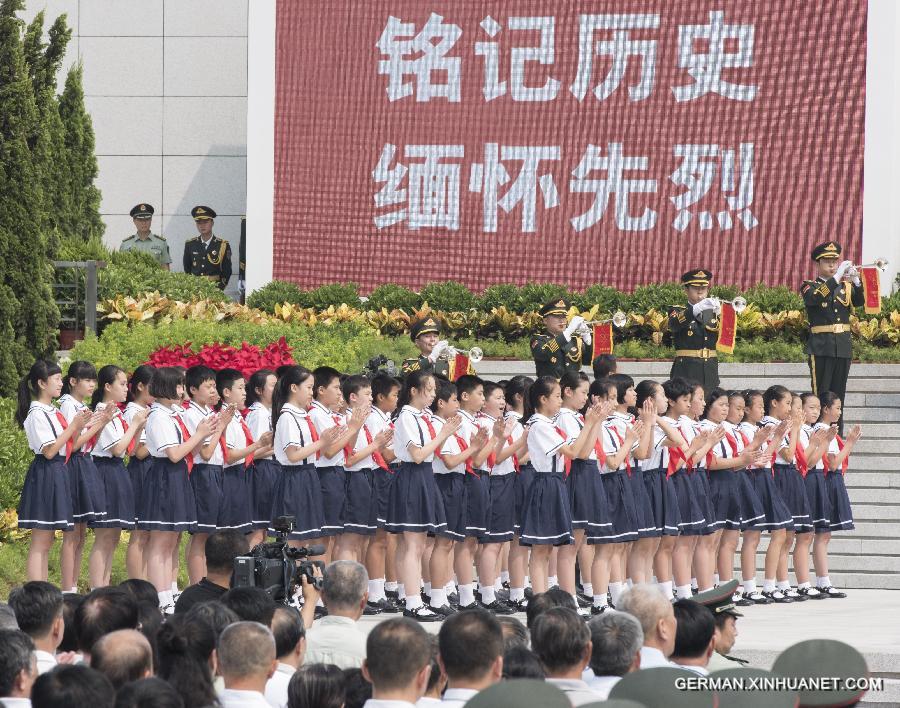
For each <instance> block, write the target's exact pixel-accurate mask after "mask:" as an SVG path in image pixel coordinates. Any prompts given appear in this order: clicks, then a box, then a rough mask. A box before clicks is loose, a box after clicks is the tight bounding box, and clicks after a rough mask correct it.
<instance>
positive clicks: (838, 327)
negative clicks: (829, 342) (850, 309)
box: [809, 323, 850, 334]
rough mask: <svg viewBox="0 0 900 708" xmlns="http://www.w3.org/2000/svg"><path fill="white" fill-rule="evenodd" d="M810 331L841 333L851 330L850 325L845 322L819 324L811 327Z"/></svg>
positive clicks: (816, 332) (815, 332)
mask: <svg viewBox="0 0 900 708" xmlns="http://www.w3.org/2000/svg"><path fill="white" fill-rule="evenodd" d="M809 331H810V332H812V333H813V334H841V333H842V332H849V331H850V325H849V324H844V323H839V324H831V325H817V326H815V327H810V328H809Z"/></svg>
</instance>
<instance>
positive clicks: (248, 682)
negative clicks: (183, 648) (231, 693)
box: [216, 622, 277, 693]
mask: <svg viewBox="0 0 900 708" xmlns="http://www.w3.org/2000/svg"><path fill="white" fill-rule="evenodd" d="M216 657H217V658H218V662H219V673H220V674H221V675H222V678H223V679H225V688H243V689H248V690H252V689H255V690H258V691H259V692H260V693H262V692H263V691H264V690H265V687H266V681H268V680H269V678H271V676H272V674H273V673H275V667H276V665H277V662H276V660H275V638H274V637H273V636H272V632H271V630H270V629H269V628H268V626H266V625H264V624H261V623H259V622H235V623H234V624H230V625H228V626H227V627H226V628H225V631H223V632H222V634H221V635H219V641H218V643H217V644H216Z"/></svg>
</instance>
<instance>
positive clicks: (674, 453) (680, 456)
mask: <svg viewBox="0 0 900 708" xmlns="http://www.w3.org/2000/svg"><path fill="white" fill-rule="evenodd" d="M679 460H681V461H682V462H684V464H685V467H687V464H688V461H687V457H685V455H684V450H683V449H682V448H681V446H678V447H670V448H669V463H668V464H667V465H666V479H668V478H669V477H671V476H672V475H673V474H675V472H677V471H678V462H679Z"/></svg>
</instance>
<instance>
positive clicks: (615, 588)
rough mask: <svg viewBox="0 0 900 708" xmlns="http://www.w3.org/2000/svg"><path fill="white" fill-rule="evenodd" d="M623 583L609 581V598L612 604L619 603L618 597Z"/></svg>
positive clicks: (620, 594) (622, 588)
mask: <svg viewBox="0 0 900 708" xmlns="http://www.w3.org/2000/svg"><path fill="white" fill-rule="evenodd" d="M623 585H624V583H610V584H609V595H610V597H609V599H610V600H611V601H612V604H613V605H617V604H618V603H619V598H620V597H622V591H623V590H624V587H623Z"/></svg>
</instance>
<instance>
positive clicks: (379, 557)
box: [363, 373, 401, 613]
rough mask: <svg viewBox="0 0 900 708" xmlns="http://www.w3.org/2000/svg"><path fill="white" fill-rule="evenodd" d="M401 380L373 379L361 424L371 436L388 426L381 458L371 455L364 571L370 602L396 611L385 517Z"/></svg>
mask: <svg viewBox="0 0 900 708" xmlns="http://www.w3.org/2000/svg"><path fill="white" fill-rule="evenodd" d="M400 388H401V385H400V382H399V381H397V379H395V378H394V377H393V376H389V375H387V374H384V373H379V374H376V375H375V377H374V378H373V379H372V412H371V413H369V417H368V418H366V422H365V423H364V424H363V430H364V432H365V431H368V434H369V435H370V436H371V437H372V438H373V439H374V438H375V437H376V436H377V435H378V434H379V433H381V432H382V431H384V430H391V431H392V432H391V441H390V442H388V443H387V445H385V447H384V448H383V449H382V450H381V452H380V455H381V457H380V458H377V457H375V456H373V460H375V462H376V466H375V468H374V469H373V471H372V485H373V490H372V496H373V501H374V502H375V525H376V527H377V530H376V531H375V536H374V538H372V539H371V540H370V541H369V544H368V547H367V548H366V571H368V573H369V603H370V604H374V605H378V606H379V607H380V608H381V610H382V612H389V613H396V612H400V610H401V608H400V606H399V604H398V603H397V602H396V601H395V600H394V598H389V597H388V596H387V593H386V591H385V586H386V584H387V582H388V580H390V581H391V582H392V583H393V584H394V586H395V587H396V579H397V575H396V568H395V565H394V554H395V551H396V549H397V544H396V540H395V538H394V536H393V535H392V534H388V533H387V531H385V529H384V524H385V518H386V517H387V505H388V497H389V496H390V490H391V483H392V482H393V480H394V473H395V472H396V470H395V469H393V468H392V467H391V464H392V463H393V462H394V461H395V460H396V459H397V458H396V455H395V454H394V444H393V429H394V428H393V423H392V422H391V415H392V414H393V413H394V411H395V410H396V409H397V399H398V398H399V396H400Z"/></svg>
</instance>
